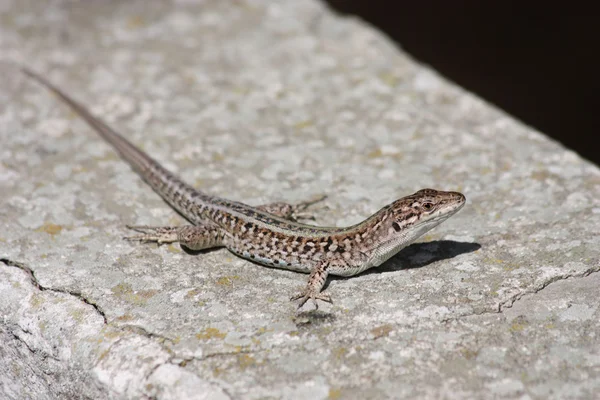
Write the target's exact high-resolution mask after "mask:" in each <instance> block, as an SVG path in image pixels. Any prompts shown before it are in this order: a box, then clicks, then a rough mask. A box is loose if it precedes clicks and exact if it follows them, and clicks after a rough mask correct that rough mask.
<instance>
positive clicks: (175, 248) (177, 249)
mask: <svg viewBox="0 0 600 400" xmlns="http://www.w3.org/2000/svg"><path fill="white" fill-rule="evenodd" d="M167 251H168V252H169V253H181V247H179V246H174V245H173V244H172V243H170V244H169V245H168V246H167Z"/></svg>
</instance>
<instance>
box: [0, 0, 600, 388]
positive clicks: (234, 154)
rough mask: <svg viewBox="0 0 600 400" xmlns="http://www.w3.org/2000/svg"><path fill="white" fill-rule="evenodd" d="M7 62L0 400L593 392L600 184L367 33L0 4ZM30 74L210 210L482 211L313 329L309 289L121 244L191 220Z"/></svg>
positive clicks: (563, 154)
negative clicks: (135, 228) (320, 201)
mask: <svg viewBox="0 0 600 400" xmlns="http://www.w3.org/2000/svg"><path fill="white" fill-rule="evenodd" d="M0 59H1V60H2V63H1V64H0V121H1V122H0V143H1V146H0V192H1V195H0V228H1V229H0V261H1V262H0V315H1V317H2V318H1V319H0V397H1V398H8V399H54V398H89V399H139V398H156V399H182V398H190V399H196V398H197V399H209V398H210V399H233V398H235V399H263V398H274V399H279V398H281V399H342V398H343V399H364V398H374V399H385V398H423V399H427V398H431V399H439V398H456V399H475V398H489V397H490V396H492V397H495V398H523V399H527V398H544V399H586V398H592V396H593V395H594V394H597V393H598V392H599V391H600V373H599V371H600V338H599V336H600V297H599V296H598V287H599V286H600V274H598V271H600V235H599V232H600V171H599V169H598V168H597V167H595V166H594V165H592V164H590V163H589V162H587V161H585V160H583V159H581V158H580V157H579V156H578V155H577V154H575V153H573V152H571V151H569V150H567V149H565V148H563V147H562V146H560V145H559V144H557V143H555V142H553V141H551V140H549V139H548V138H547V137H545V136H544V135H543V134H541V133H539V132H536V131H534V130H532V129H531V128H529V127H527V126H524V125H523V124H521V123H519V122H518V121H516V120H515V119H514V118H512V117H510V116H508V115H506V114H505V113H503V112H501V111H499V110H497V109H495V108H493V107H491V106H490V105H488V104H486V103H484V102H483V101H481V100H480V99H478V98H476V97H475V96H473V95H472V94H470V93H467V92H465V91H464V90H461V89H460V88H458V87H456V86H454V85H452V84H451V83H449V82H447V81H446V80H444V79H443V78H442V77H440V76H439V75H437V74H436V73H435V72H434V71H432V70H430V69H428V68H427V67H425V66H422V65H418V64H417V63H415V62H414V61H413V60H411V59H410V58H409V57H408V56H407V55H406V54H404V53H403V52H402V50H401V49H399V48H397V47H396V46H394V45H393V44H392V43H390V41H389V40H388V39H386V38H385V37H384V35H382V34H381V33H379V32H377V31H376V30H374V29H373V28H371V27H368V26H366V24H364V23H363V22H361V21H359V20H357V19H354V18H345V17H340V16H338V15H335V14H334V13H333V12H331V10H328V9H327V8H326V7H325V6H324V5H323V4H322V3H320V2H317V1H309V0H304V1H292V0H288V1H284V0H281V1H271V0H262V1H261V0H252V1H250V0H248V1H236V2H224V1H217V0H213V1H200V0H198V1H189V0H179V1H174V2H172V3H167V2H147V1H141V0H134V1H128V2H92V1H90V2H75V3H74V2H71V1H59V0H55V1H52V2H47V3H45V4H44V5H41V4H38V3H37V2H23V1H19V0H0ZM5 61H6V62H5ZM14 62H17V63H22V64H26V65H28V66H30V67H31V68H33V69H35V70H37V71H39V72H42V73H43V74H44V75H45V76H47V77H49V78H50V79H51V80H52V81H53V82H55V83H56V84H58V85H59V86H60V87H62V88H64V90H66V91H67V92H68V93H70V94H71V95H73V96H74V97H76V98H77V99H79V100H80V101H82V102H83V103H85V104H87V105H89V107H90V108H91V110H92V111H93V112H95V113H97V114H98V115H101V116H102V118H103V119H105V120H106V121H108V122H110V123H111V124H113V126H115V127H117V128H118V130H120V131H121V132H123V133H124V134H125V135H126V136H127V137H128V138H130V139H131V140H132V141H133V142H134V143H136V144H138V145H140V146H141V147H143V148H144V149H145V150H146V151H147V152H149V153H150V154H152V156H153V157H155V158H156V159H158V160H159V161H160V162H162V163H164V164H165V165H166V166H167V167H168V168H170V169H171V170H173V171H174V172H176V173H178V174H180V175H181V176H182V177H183V178H184V179H185V180H187V181H188V182H190V183H192V184H193V185H195V186H197V187H198V188H201V189H202V190H205V191H207V192H209V193H213V194H217V195H221V196H224V197H228V198H231V199H235V200H241V201H244V202H247V203H250V204H260V203H265V202H269V201H283V200H285V201H289V202H296V201H300V200H303V199H306V198H311V197H313V196H316V195H319V194H322V193H326V194H328V195H329V197H328V199H327V201H326V204H325V205H326V206H327V208H321V209H316V211H315V212H316V217H317V221H318V223H319V224H323V225H337V226H343V225H348V224H352V223H355V222H357V221H359V220H361V219H362V218H364V217H366V216H368V215H369V214H371V213H373V212H374V211H376V210H377V209H379V208H380V207H382V206H383V205H385V204H387V203H389V202H391V201H393V200H394V199H396V198H399V197H402V196H404V195H407V194H410V193H412V192H414V191H416V190H418V189H421V188H423V187H433V188H437V189H441V190H460V191H461V192H463V193H465V195H466V196H467V199H468V203H467V205H466V206H465V208H464V209H463V210H462V211H461V212H460V213H459V214H457V215H456V216H454V217H453V218H451V219H450V220H449V221H447V222H446V223H445V224H443V225H442V226H440V227H438V228H437V229H436V230H434V231H432V232H431V234H429V235H427V236H426V237H424V238H422V240H421V241H420V243H418V244H415V245H413V246H411V247H409V248H407V249H406V250H405V251H403V252H401V253H400V254H399V255H398V256H396V257H394V258H393V259H391V260H390V261H389V262H387V263H385V264H384V265H383V266H382V267H380V268H379V269H377V270H372V271H369V272H368V273H364V274H362V275H360V276H357V277H353V278H349V279H333V280H332V281H331V283H330V284H329V287H328V291H329V292H330V293H331V295H332V297H333V299H334V304H333V305H323V307H321V308H320V309H319V311H317V312H313V311H305V312H302V313H300V314H296V313H295V305H294V304H293V303H290V302H289V301H288V298H289V296H290V294H292V293H293V292H295V291H296V290H297V289H298V288H299V287H301V286H302V285H303V284H304V282H305V280H306V276H305V275H302V274H298V273H294V272H289V271H284V270H277V269H269V268H264V267H261V266H258V265H255V264H252V263H250V262H247V261H244V260H241V259H239V258H237V257H235V256H233V255H231V254H230V253H228V252H227V251H226V250H217V251H210V252H202V253H200V254H188V253H186V252H184V251H182V250H181V249H180V248H179V247H178V246H161V247H157V246H152V245H137V244H133V243H128V242H125V241H123V240H121V238H122V237H123V236H124V235H126V234H127V231H126V229H125V227H124V226H125V225H126V224H149V225H169V224H181V223H184V221H183V220H182V219H181V218H180V217H179V216H178V215H177V214H176V213H175V212H173V211H172V210H171V209H169V207H168V206H166V204H164V203H163V202H162V201H161V200H160V198H159V197H158V196H157V195H155V194H154V193H152V191H151V190H150V189H149V188H148V187H147V186H145V184H144V183H143V182H142V181H141V180H140V179H139V178H138V177H137V176H136V175H135V174H134V173H133V172H132V171H131V169H130V168H129V167H128V166H127V165H126V164H124V163H123V162H122V161H121V160H120V159H119V158H118V157H117V156H116V155H115V153H114V152H113V151H112V150H111V149H110V148H109V147H108V146H107V145H105V144H104V143H102V141H101V140H100V139H99V138H98V137H97V136H96V135H95V134H94V133H93V132H92V131H91V130H90V129H89V127H87V126H86V125H85V124H84V123H83V122H82V121H81V120H79V119H78V118H76V117H75V116H74V115H73V113H72V112H71V111H70V110H69V109H68V108H66V107H65V106H64V105H62V104H60V102H59V101H58V99H56V98H55V97H53V96H52V95H50V94H49V93H48V91H47V90H45V89H43V88H42V87H40V86H39V85H36V84H34V83H33V82H31V80H29V79H27V78H26V77H24V76H23V75H22V74H20V73H19V72H18V70H17V69H16V68H15V67H14V65H12V64H11V63H14Z"/></svg>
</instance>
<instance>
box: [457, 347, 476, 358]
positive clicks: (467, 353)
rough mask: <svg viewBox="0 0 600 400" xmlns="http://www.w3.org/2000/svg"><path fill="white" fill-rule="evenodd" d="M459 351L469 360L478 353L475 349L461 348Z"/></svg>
mask: <svg viewBox="0 0 600 400" xmlns="http://www.w3.org/2000/svg"><path fill="white" fill-rule="evenodd" d="M460 353H461V354H462V356H463V357H464V358H466V359H467V360H471V359H473V358H475V357H477V354H478V353H479V352H478V351H475V350H471V349H461V350H460Z"/></svg>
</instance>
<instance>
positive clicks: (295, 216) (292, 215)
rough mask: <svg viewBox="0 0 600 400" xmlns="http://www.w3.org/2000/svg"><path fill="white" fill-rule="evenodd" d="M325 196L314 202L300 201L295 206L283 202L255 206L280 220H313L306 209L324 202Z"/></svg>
mask: <svg viewBox="0 0 600 400" xmlns="http://www.w3.org/2000/svg"><path fill="white" fill-rule="evenodd" d="M326 197H327V196H325V195H323V196H320V197H318V198H316V199H314V200H307V201H302V202H300V203H297V204H289V203H285V202H277V203H270V204H263V205H260V206H257V207H256V208H258V209H259V210H261V211H265V212H268V213H269V214H273V215H276V216H278V217H281V218H285V219H289V220H290V221H298V220H300V219H310V220H314V219H315V218H314V217H313V215H312V214H310V213H307V212H306V209H307V208H309V207H310V206H312V205H313V204H316V203H319V202H321V201H323V200H325V198H326Z"/></svg>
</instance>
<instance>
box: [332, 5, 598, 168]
mask: <svg viewBox="0 0 600 400" xmlns="http://www.w3.org/2000/svg"><path fill="white" fill-rule="evenodd" d="M327 1H328V3H329V4H330V6H331V7H333V8H334V9H335V10H337V11H338V12H339V13H341V14H353V15H358V16H360V17H361V18H362V19H364V20H366V21H367V22H369V23H370V24H372V25H374V26H376V27H378V28H379V29H380V30H381V31H383V32H385V33H386V34H387V35H388V36H389V37H390V38H391V39H392V40H394V41H396V43H398V44H399V45H400V46H401V47H402V48H403V49H404V50H405V51H407V52H408V53H409V54H411V55H412V56H413V57H414V58H416V59H417V60H419V61H420V62H422V63H425V64H429V65H431V66H432V67H433V68H434V69H435V70H437V71H438V72H439V73H441V74H442V75H444V76H445V77H446V78H448V79H450V80H452V81H454V82H456V83H457V84H458V85H460V86H462V87H464V88H466V89H467V90H469V91H471V92H474V93H476V94H477V95H479V96H480V97H482V98H484V99H486V100H487V101H488V102H491V103H493V104H495V105H496V106H498V107H499V108H502V109H503V110H505V111H506V112H508V113H509V114H511V115H513V116H514V117H516V118H518V119H520V120H521V121H523V122H525V123H526V124H528V125H530V126H533V127H535V128H537V129H538V130H540V131H541V132H543V133H545V134H547V135H549V136H551V137H552V138H554V139H555V140H558V141H559V142H561V143H562V144H564V145H565V146H567V147H569V148H571V149H573V150H575V151H577V152H578V153H579V154H581V155H582V156H583V157H585V158H587V159H588V160H591V161H592V162H594V163H596V164H597V165H600V144H599V143H598V142H599V141H600V133H599V132H598V130H599V128H600V123H599V119H600V112H599V109H598V108H599V105H600V102H598V100H597V98H598V96H599V93H598V92H599V91H600V79H599V74H600V69H599V64H598V62H597V61H596V58H597V57H598V53H599V52H600V13H599V12H597V11H595V10H592V9H591V7H589V8H590V9H586V7H585V3H584V5H583V6H582V5H580V4H576V3H552V2H543V3H542V2H522V3H521V2H519V3H517V2H511V1H502V2H485V1H443V0H438V1H422V2H418V1H394V0H387V1H386V0H327Z"/></svg>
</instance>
